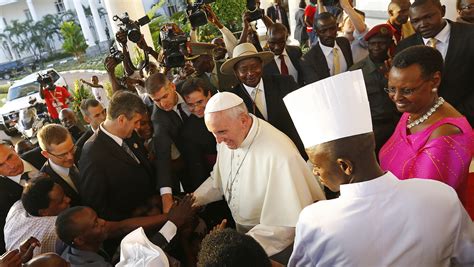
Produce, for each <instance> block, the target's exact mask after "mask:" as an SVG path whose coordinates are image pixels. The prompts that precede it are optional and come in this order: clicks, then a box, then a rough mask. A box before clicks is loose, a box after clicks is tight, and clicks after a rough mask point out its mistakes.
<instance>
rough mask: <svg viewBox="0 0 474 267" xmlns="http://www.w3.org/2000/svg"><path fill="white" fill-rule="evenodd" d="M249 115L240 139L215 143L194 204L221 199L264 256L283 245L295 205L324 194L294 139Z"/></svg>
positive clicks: (295, 215)
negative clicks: (206, 175)
mask: <svg viewBox="0 0 474 267" xmlns="http://www.w3.org/2000/svg"><path fill="white" fill-rule="evenodd" d="M250 116H251V117H252V120H253V122H252V127H251V128H250V130H249V132H248V134H247V136H246V138H245V139H244V141H243V143H242V144H241V145H240V146H239V147H238V148H237V149H233V150H232V149H229V148H228V147H227V146H226V145H225V144H224V143H220V144H218V145H217V161H216V164H215V165H214V168H213V171H212V173H211V175H210V177H209V178H208V179H207V180H206V181H205V182H204V183H203V184H202V185H201V186H200V187H199V188H198V189H197V190H196V191H195V192H194V196H195V197H196V204H197V205H205V204H207V203H211V202H214V201H217V200H220V199H222V196H223V195H224V197H225V199H226V200H227V202H228V203H229V208H230V210H231V212H232V217H233V218H234V220H235V222H236V224H237V230H238V231H239V232H244V233H247V234H248V235H250V236H252V237H253V238H254V239H255V240H257V242H259V243H260V245H262V247H263V248H264V249H265V251H266V252H267V254H268V255H269V256H271V255H274V254H276V253H278V252H280V251H282V250H284V249H285V248H286V247H288V246H289V245H290V244H291V243H292V242H293V239H294V229H295V228H294V226H295V224H296V220H297V218H298V215H299V213H300V211H301V210H302V209H303V208H304V207H305V206H307V205H309V204H311V203H313V202H314V201H315V200H319V199H324V194H323V192H322V190H321V188H320V187H319V185H318V184H317V182H316V179H315V178H314V176H313V175H312V173H311V171H310V169H309V168H308V166H307V165H306V162H305V161H304V160H303V158H302V157H301V155H300V154H299V152H298V150H297V149H296V147H295V145H294V144H293V142H292V141H291V140H290V139H289V138H288V137H287V136H286V135H284V134H283V133H282V132H280V131H278V130H277V129H276V128H275V127H273V126H271V125H270V124H269V123H267V122H266V121H264V120H261V119H259V118H257V117H255V116H254V115H253V114H250Z"/></svg>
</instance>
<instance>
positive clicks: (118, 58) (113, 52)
mask: <svg viewBox="0 0 474 267" xmlns="http://www.w3.org/2000/svg"><path fill="white" fill-rule="evenodd" d="M109 52H110V56H112V57H113V58H114V59H115V60H116V61H117V62H119V63H120V62H122V61H123V60H124V59H125V56H124V55H123V53H122V51H120V50H118V49H117V48H115V46H111V47H110V48H109Z"/></svg>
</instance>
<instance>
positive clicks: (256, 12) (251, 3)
mask: <svg viewBox="0 0 474 267" xmlns="http://www.w3.org/2000/svg"><path fill="white" fill-rule="evenodd" d="M247 10H248V11H249V22H250V21H256V20H259V19H261V18H263V12H262V11H263V10H262V9H260V7H258V6H257V3H255V0H247Z"/></svg>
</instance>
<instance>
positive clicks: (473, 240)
mask: <svg viewBox="0 0 474 267" xmlns="http://www.w3.org/2000/svg"><path fill="white" fill-rule="evenodd" d="M340 189H341V191H340V192H341V196H340V197H339V198H337V199H332V200H327V201H320V202H318V203H315V204H313V205H311V206H309V207H307V208H305V209H304V210H303V211H302V212H301V215H300V218H299V221H298V224H297V225H296V238H295V244H294V249H293V254H292V255H291V258H290V261H289V264H288V265H289V266H404V267H405V266H420V267H422V266H427V267H428V266H450V260H451V259H452V258H453V259H454V260H456V261H457V262H458V263H461V264H460V265H462V266H473V264H474V246H473V244H474V228H473V224H472V221H471V219H470V218H469V216H468V215H467V213H466V211H465V210H464V208H463V206H462V204H461V202H459V199H458V197H457V194H456V192H455V191H454V190H453V189H452V188H451V187H449V186H447V185H445V184H443V183H440V182H438V181H433V180H425V179H423V180H422V179H409V180H404V181H400V180H398V179H397V178H396V177H395V176H394V175H393V174H392V173H390V172H388V173H386V174H385V175H383V176H381V177H379V178H377V179H373V180H370V181H367V182H361V183H354V184H344V185H341V187H340Z"/></svg>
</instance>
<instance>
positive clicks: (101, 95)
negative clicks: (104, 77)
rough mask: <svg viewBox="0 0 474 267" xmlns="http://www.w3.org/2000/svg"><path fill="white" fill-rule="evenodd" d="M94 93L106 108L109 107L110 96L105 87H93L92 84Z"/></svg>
mask: <svg viewBox="0 0 474 267" xmlns="http://www.w3.org/2000/svg"><path fill="white" fill-rule="evenodd" d="M91 91H92V94H93V95H94V97H95V100H97V101H99V102H100V103H101V104H102V106H103V107H104V108H108V107H109V97H108V96H107V92H106V91H105V88H104V87H93V86H91Z"/></svg>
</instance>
